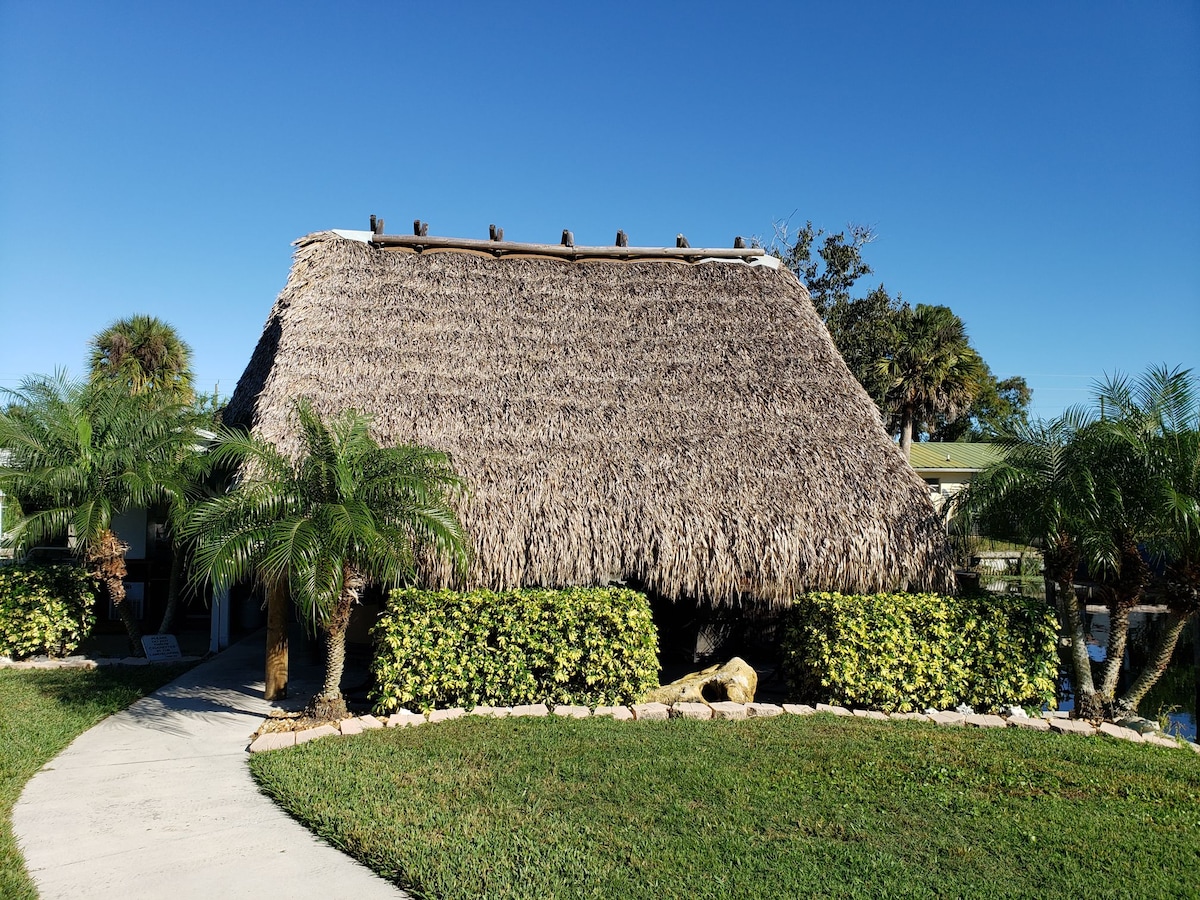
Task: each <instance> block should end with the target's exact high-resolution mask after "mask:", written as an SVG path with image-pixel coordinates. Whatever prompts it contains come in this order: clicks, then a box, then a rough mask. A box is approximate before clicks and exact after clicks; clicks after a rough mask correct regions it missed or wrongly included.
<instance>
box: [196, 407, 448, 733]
mask: <svg viewBox="0 0 1200 900" xmlns="http://www.w3.org/2000/svg"><path fill="white" fill-rule="evenodd" d="M296 410H297V416H298V419H299V424H300V452H299V455H298V457H297V458H296V459H294V460H293V459H289V458H288V457H286V456H284V455H283V454H282V453H280V452H279V451H278V450H277V449H275V448H274V447H273V446H271V445H270V444H267V443H265V442H263V441H261V440H257V439H255V438H252V437H247V436H245V435H243V434H241V433H239V432H236V431H231V430H227V429H224V430H222V431H221V432H220V434H219V436H218V438H217V441H216V443H215V444H214V445H213V449H212V451H211V454H212V456H213V458H214V462H215V463H216V464H218V465H220V464H228V465H233V466H236V467H237V469H238V471H239V472H240V475H239V480H238V481H237V482H236V484H235V486H234V488H233V489H232V490H231V491H230V492H229V493H227V494H224V495H222V496H219V497H214V498H212V499H209V500H206V501H204V502H202V503H200V504H198V505H197V507H196V508H195V509H194V511H193V513H192V515H191V516H190V517H189V519H188V522H187V525H186V526H185V529H184V531H185V533H186V534H189V535H192V536H194V537H195V538H196V540H197V547H196V567H197V569H198V570H199V571H200V572H201V573H202V575H203V577H204V578H205V579H207V580H209V581H211V582H212V583H213V585H214V588H216V589H218V590H220V589H224V588H227V587H229V586H230V585H232V584H234V583H235V582H237V581H239V580H241V579H243V578H246V577H248V576H251V575H254V576H256V577H257V579H258V580H259V581H260V583H262V584H263V585H264V586H265V587H266V589H267V590H268V591H279V590H282V589H284V588H286V589H287V590H288V592H289V593H290V594H291V596H292V599H293V601H294V602H295V603H296V604H297V606H298V608H299V610H300V613H301V615H302V617H303V618H304V619H305V621H306V622H307V623H308V624H309V625H310V626H313V627H314V628H315V629H317V630H320V631H322V632H323V633H324V636H325V638H326V668H325V682H324V684H323V686H322V688H321V690H320V692H319V693H318V694H317V695H316V696H315V697H314V698H313V700H312V702H311V703H310V704H309V707H308V710H307V711H308V713H309V714H310V715H312V716H314V717H316V718H325V719H334V718H340V717H344V715H345V713H346V704H345V700H344V699H343V697H342V693H341V679H342V670H343V666H344V662H345V650H346V626H347V625H348V624H349V621H350V614H351V611H352V610H353V607H354V605H355V604H356V603H357V602H358V600H359V597H360V596H361V594H362V591H363V589H364V587H366V586H367V585H369V584H379V585H385V586H386V585H400V584H402V583H404V582H407V581H412V580H413V579H414V578H415V577H416V569H417V558H418V554H419V553H421V552H422V551H423V549H425V548H429V549H431V550H432V551H433V552H436V553H441V554H447V555H449V556H451V557H452V558H454V559H455V560H456V561H457V562H458V563H459V565H462V564H464V563H465V560H466V550H465V539H464V537H463V533H462V528H461V525H460V524H459V521H458V518H457V515H456V514H455V512H454V509H453V506H452V502H453V500H454V498H455V497H456V496H457V495H458V493H459V491H460V490H461V488H462V483H461V481H460V479H459V478H458V477H457V476H456V475H455V474H454V471H453V468H452V466H451V463H450V459H449V457H448V456H447V455H446V454H444V453H439V452H437V451H435V450H431V449H429V448H426V447H417V446H401V447H387V448H382V447H380V446H379V445H378V443H376V441H375V440H374V439H373V438H372V437H371V435H370V432H369V427H370V423H371V420H370V418H369V417H367V416H365V415H362V414H360V413H357V412H354V411H353V410H351V411H348V412H345V413H343V414H341V415H339V416H337V417H335V418H334V419H332V420H331V421H330V422H329V423H328V424H326V423H325V422H323V421H322V420H321V419H320V417H319V416H318V415H317V414H316V413H315V412H314V411H313V409H312V407H311V405H310V404H309V403H308V402H307V401H300V402H298V403H297V407H296Z"/></svg>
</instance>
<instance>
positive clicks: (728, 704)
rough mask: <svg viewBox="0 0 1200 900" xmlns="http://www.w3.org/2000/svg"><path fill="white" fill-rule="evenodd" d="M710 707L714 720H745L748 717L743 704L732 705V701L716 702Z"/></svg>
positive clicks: (746, 709)
mask: <svg viewBox="0 0 1200 900" xmlns="http://www.w3.org/2000/svg"><path fill="white" fill-rule="evenodd" d="M711 707H712V717H713V718H714V719H745V718H748V717H749V715H750V712H749V709H748V708H747V705H746V704H745V703H734V702H733V701H732V700H718V701H717V702H716V703H713V704H711Z"/></svg>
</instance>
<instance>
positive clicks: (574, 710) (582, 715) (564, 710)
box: [554, 704, 592, 719]
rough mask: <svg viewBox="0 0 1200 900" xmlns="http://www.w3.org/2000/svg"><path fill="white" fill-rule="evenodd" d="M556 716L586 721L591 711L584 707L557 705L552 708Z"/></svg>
mask: <svg viewBox="0 0 1200 900" xmlns="http://www.w3.org/2000/svg"><path fill="white" fill-rule="evenodd" d="M554 714H555V715H556V716H565V717H566V718H568V719H587V718H589V717H590V716H591V715H592V711H591V710H590V709H588V708H587V707H586V706H564V705H561V704H560V705H559V706H556V707H554Z"/></svg>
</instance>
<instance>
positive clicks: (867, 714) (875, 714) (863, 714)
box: [851, 709, 888, 721]
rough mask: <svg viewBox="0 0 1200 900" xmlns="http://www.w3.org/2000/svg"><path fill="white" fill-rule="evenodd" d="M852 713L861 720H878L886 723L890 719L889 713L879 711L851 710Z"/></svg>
mask: <svg viewBox="0 0 1200 900" xmlns="http://www.w3.org/2000/svg"><path fill="white" fill-rule="evenodd" d="M851 712H852V713H853V714H854V715H856V716H857V717H858V718H860V719H876V720H883V721H886V720H887V717H888V716H887V713H884V712H880V711H879V710H877V709H854V710H851Z"/></svg>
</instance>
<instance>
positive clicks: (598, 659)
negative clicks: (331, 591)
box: [372, 588, 658, 712]
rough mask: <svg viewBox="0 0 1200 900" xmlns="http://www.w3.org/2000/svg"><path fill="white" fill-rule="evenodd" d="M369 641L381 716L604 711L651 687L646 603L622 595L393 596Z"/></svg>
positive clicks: (654, 676) (632, 594)
mask: <svg viewBox="0 0 1200 900" xmlns="http://www.w3.org/2000/svg"><path fill="white" fill-rule="evenodd" d="M373 634H374V636H375V640H376V648H375V659H374V662H373V664H372V669H373V674H374V676H375V684H376V688H375V694H374V700H375V708H376V710H377V711H379V712H389V711H391V710H394V709H396V708H397V707H401V706H403V707H409V708H412V707H416V708H418V709H431V708H434V707H453V706H463V707H468V708H470V707H474V706H481V705H486V706H515V705H519V704H525V703H548V704H556V703H566V704H576V705H581V706H582V705H586V706H592V707H595V706H606V705H615V704H624V703H631V702H634V701H635V700H636V699H637V698H638V696H639V695H641V694H643V693H644V692H646V691H647V690H649V689H651V688H653V687H655V686H657V684H658V658H657V652H658V637H657V633H656V631H655V628H654V622H653V620H652V619H651V617H650V604H649V602H648V601H647V600H646V598H645V596H644V595H642V594H639V593H637V592H636V591H631V590H625V589H622V588H572V589H567V590H544V589H524V590H512V591H503V592H493V591H473V592H471V593H465V594H464V593H455V592H453V591H420V590H415V589H406V590H397V591H393V592H392V594H391V596H390V598H389V599H388V603H387V608H386V609H385V610H384V613H383V615H382V616H381V617H380V620H379V622H378V624H377V625H376V626H375V628H374V631H373Z"/></svg>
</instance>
